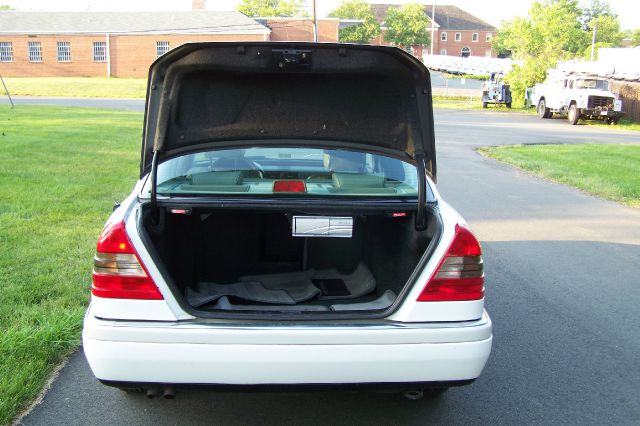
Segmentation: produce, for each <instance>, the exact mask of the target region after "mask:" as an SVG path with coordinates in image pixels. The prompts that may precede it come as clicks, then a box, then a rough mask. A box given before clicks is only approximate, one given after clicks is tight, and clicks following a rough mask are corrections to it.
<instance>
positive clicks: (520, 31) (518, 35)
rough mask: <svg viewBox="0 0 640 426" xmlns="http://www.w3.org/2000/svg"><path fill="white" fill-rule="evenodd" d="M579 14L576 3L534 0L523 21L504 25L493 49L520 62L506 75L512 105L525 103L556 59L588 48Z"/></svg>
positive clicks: (580, 53)
mask: <svg viewBox="0 0 640 426" xmlns="http://www.w3.org/2000/svg"><path fill="white" fill-rule="evenodd" d="M582 15H583V11H582V10H581V9H580V7H579V6H578V2H577V1H576V0H545V1H535V2H534V3H533V4H532V5H531V9H530V10H529V14H528V16H527V17H526V18H523V17H518V18H515V19H513V20H512V21H509V22H506V23H504V24H503V26H502V28H501V29H500V31H499V32H498V34H497V35H496V37H494V40H493V47H494V48H495V49H496V50H497V51H498V52H501V51H505V50H509V51H511V52H512V54H513V57H514V58H516V59H519V60H521V61H522V64H521V65H518V66H514V67H513V68H512V69H511V71H510V72H509V74H507V76H506V79H507V80H508V81H509V83H510V84H511V88H512V92H513V100H514V102H515V103H518V102H522V101H523V100H524V90H525V89H526V88H527V87H531V86H533V85H534V84H535V83H539V82H540V81H542V80H544V78H545V74H546V71H547V69H548V68H552V67H555V66H556V64H557V62H558V61H559V60H564V59H568V58H572V57H575V56H576V55H582V54H583V52H584V50H585V49H586V48H587V46H589V45H590V43H591V37H590V34H589V33H588V32H587V31H585V30H584V29H583V24H582V21H581V18H582Z"/></svg>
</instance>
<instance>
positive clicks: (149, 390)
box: [147, 386, 160, 399]
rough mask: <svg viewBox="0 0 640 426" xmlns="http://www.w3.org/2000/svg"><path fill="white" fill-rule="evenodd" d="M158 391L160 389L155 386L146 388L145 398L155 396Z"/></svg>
mask: <svg viewBox="0 0 640 426" xmlns="http://www.w3.org/2000/svg"><path fill="white" fill-rule="evenodd" d="M159 393H160V389H158V387H157V386H150V387H148V388H147V398H149V399H151V398H155V397H156V396H158V394H159Z"/></svg>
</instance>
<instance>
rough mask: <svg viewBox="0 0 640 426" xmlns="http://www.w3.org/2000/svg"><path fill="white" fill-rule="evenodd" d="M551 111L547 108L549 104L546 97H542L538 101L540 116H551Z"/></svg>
mask: <svg viewBox="0 0 640 426" xmlns="http://www.w3.org/2000/svg"><path fill="white" fill-rule="evenodd" d="M550 113H551V111H550V110H549V108H547V104H546V103H545V101H544V99H540V102H538V117H540V118H549V115H551V114H550Z"/></svg>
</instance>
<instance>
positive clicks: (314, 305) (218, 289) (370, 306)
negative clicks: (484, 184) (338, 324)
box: [141, 207, 437, 316]
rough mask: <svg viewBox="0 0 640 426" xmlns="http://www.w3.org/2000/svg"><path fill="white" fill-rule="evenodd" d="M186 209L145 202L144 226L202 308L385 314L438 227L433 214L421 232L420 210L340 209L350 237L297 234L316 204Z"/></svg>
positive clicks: (172, 275)
mask: <svg viewBox="0 0 640 426" xmlns="http://www.w3.org/2000/svg"><path fill="white" fill-rule="evenodd" d="M188 209H189V211H190V214H188V215H187V214H172V213H168V211H169V210H168V209H165V208H161V209H160V213H161V215H160V217H161V220H160V222H159V225H152V224H151V221H150V220H149V214H148V210H149V209H145V210H143V212H144V214H143V220H142V227H143V229H141V231H144V234H145V235H146V236H147V237H148V238H146V240H147V244H150V245H152V246H153V249H155V250H154V251H155V252H156V253H157V257H159V259H156V263H158V264H161V265H163V266H164V268H163V269H164V270H165V272H164V274H165V275H168V276H165V279H166V280H167V281H168V282H170V283H171V285H170V287H171V288H172V290H173V291H174V293H175V296H176V298H178V299H179V301H180V302H181V304H183V306H188V307H189V308H190V310H191V312H192V313H195V314H196V315H202V316H215V314H216V313H234V314H239V315H240V314H242V313H245V314H246V313H253V314H256V313H263V314H269V315H273V314H278V313H288V314H294V315H298V314H300V315H304V314H318V313H322V314H332V313H336V314H337V313H344V312H353V313H355V314H358V315H360V314H362V316H365V315H366V314H371V313H378V314H379V313H381V312H384V311H386V310H387V309H388V308H390V307H391V305H392V304H393V303H394V302H395V300H396V298H397V297H398V296H399V295H401V294H402V293H403V289H404V288H405V286H407V285H410V283H409V284H408V280H409V278H410V276H411V275H412V273H413V271H414V269H416V266H417V265H418V263H419V261H420V259H421V258H422V256H423V254H424V253H425V251H426V250H427V248H428V247H429V243H430V241H431V239H432V238H433V235H434V233H435V230H436V227H437V226H436V223H437V221H436V220H433V218H429V220H428V223H429V224H430V226H429V227H428V228H427V230H425V231H416V230H415V228H414V217H413V212H406V213H405V212H403V214H405V216H402V214H400V215H396V216H395V217H394V214H393V213H392V212H384V213H366V214H359V215H344V214H341V215H340V216H341V217H344V216H349V217H351V218H353V227H352V235H351V237H340V238H336V237H300V236H293V235H292V222H293V221H294V219H293V217H294V216H298V217H299V216H319V215H318V214H317V213H316V212H314V214H309V213H303V212H300V211H293V210H286V211H259V210H255V209H253V210H248V209H237V210H235V209H229V208H224V209H220V208H207V207H189V208H188ZM331 216H333V215H331ZM152 252H153V251H152Z"/></svg>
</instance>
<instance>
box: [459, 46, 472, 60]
mask: <svg viewBox="0 0 640 426" xmlns="http://www.w3.org/2000/svg"><path fill="white" fill-rule="evenodd" d="M465 53H466V54H465ZM469 56H471V49H469V47H468V46H465V47H463V48H462V49H460V57H462V58H468V57H469Z"/></svg>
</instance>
